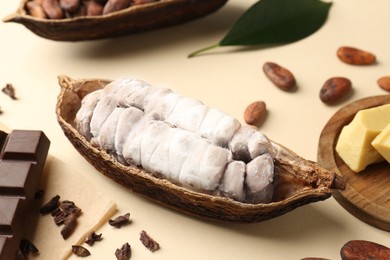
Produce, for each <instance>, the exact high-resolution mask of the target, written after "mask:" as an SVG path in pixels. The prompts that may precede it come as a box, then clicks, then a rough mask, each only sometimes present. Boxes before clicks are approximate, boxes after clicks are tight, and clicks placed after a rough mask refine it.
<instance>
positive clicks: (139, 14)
mask: <svg viewBox="0 0 390 260" xmlns="http://www.w3.org/2000/svg"><path fill="white" fill-rule="evenodd" d="M21 1H22V3H21V5H20V7H19V8H18V10H17V11H16V12H15V13H13V14H11V15H9V16H7V17H5V18H4V19H3V21H4V22H15V23H20V24H22V25H24V26H25V27H26V28H27V29H29V30H31V31H32V32H33V33H35V34H37V35H38V36H41V37H44V38H47V39H51V40H55V41H84V40H95V39H103V38H112V37H119V36H124V35H129V34H135V33H140V32H145V31H151V30H157V29H160V28H164V27H168V26H173V25H177V24H181V23H185V22H188V21H191V20H194V19H198V18H201V17H204V16H206V15H209V14H211V13H213V12H215V11H217V10H218V9H219V8H221V7H222V6H223V5H224V4H225V3H226V2H227V1H228V0H159V1H154V2H150V1H148V2H150V3H147V4H137V5H132V6H130V7H129V8H126V9H124V10H121V11H118V12H113V13H109V14H106V15H100V16H96V15H93V16H84V17H79V16H80V14H78V13H77V15H76V14H75V15H74V16H73V17H68V18H65V15H64V14H62V16H61V15H59V12H60V11H57V12H58V13H56V14H54V15H52V17H55V19H56V20H55V21H52V20H51V19H36V18H35V17H33V16H32V15H30V14H28V13H27V12H26V10H27V7H26V5H27V3H28V2H29V1H30V0H21ZM47 1H48V2H50V3H51V2H54V1H53V0H43V2H47ZM56 1H57V2H58V0H56ZM96 2H98V3H100V4H105V1H104V0H99V1H96ZM42 4H43V3H42ZM57 5H58V8H59V9H60V10H61V11H62V9H61V8H60V7H59V4H58V3H57ZM56 10H57V9H56ZM81 13H82V12H81ZM167 13H168V14H169V15H167ZM63 18H65V19H63Z"/></svg>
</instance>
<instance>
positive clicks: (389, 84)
mask: <svg viewBox="0 0 390 260" xmlns="http://www.w3.org/2000/svg"><path fill="white" fill-rule="evenodd" d="M377 83H378V86H379V87H380V88H381V89H383V90H386V91H389V92H390V76H384V77H381V78H379V79H378V81H377Z"/></svg>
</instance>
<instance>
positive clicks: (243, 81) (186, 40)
mask: <svg viewBox="0 0 390 260" xmlns="http://www.w3.org/2000/svg"><path fill="white" fill-rule="evenodd" d="M254 2H255V1H246V0H245V1H244V0H241V1H238V0H231V1H229V2H228V4H227V5H226V6H225V7H223V9H221V10H220V11H218V12H217V13H215V14H213V15H211V16H209V17H207V18H204V19H201V20H197V21H194V22H191V23H188V24H185V25H181V26H176V27H173V28H169V29H164V30H160V31H156V32H151V33H146V34H140V35H135V36H128V37H123V38H120V39H111V40H101V41H95V42H79V43H63V42H54V41H49V40H45V39H42V38H39V37H38V36H35V35H34V34H32V33H31V32H30V31H28V30H27V29H26V28H24V27H23V26H21V25H18V24H4V23H0V35H1V44H0V64H1V65H0V66H1V69H0V86H2V85H5V84H6V83H12V84H13V85H14V86H15V88H16V91H17V92H16V94H17V96H18V97H19V100H17V101H14V100H11V99H10V98H8V97H7V96H4V95H0V106H1V108H2V110H3V114H2V115H1V117H0V120H1V122H3V123H5V124H6V125H8V126H9V127H11V128H13V129H16V128H19V129H20V128H24V129H42V130H44V131H45V133H46V134H47V135H48V137H49V138H50V139H51V141H52V146H51V148H50V153H51V154H52V155H53V156H55V157H57V158H59V159H61V160H62V161H64V162H66V163H68V164H70V165H71V166H72V167H75V168H77V170H78V171H79V172H80V174H82V175H83V176H84V177H85V178H87V179H88V180H89V181H91V182H92V183H94V184H95V185H97V186H98V187H99V188H101V190H102V191H103V192H104V193H107V194H109V196H111V197H112V198H113V199H114V200H115V201H116V202H117V203H118V207H119V211H121V212H125V211H126V212H127V211H129V212H130V213H131V218H132V219H133V222H132V224H131V225H129V226H127V227H123V228H121V229H119V230H116V229H113V228H111V227H109V226H105V227H104V228H103V229H102V232H103V233H104V236H105V239H104V241H102V242H101V243H100V244H96V246H94V247H93V250H92V251H91V252H92V253H93V255H94V256H95V257H90V258H89V259H114V255H113V254H114V251H115V249H116V248H118V247H120V246H121V245H122V244H123V243H125V242H126V241H127V242H129V243H130V244H131V245H132V248H133V257H132V259H172V260H175V259H250V258H252V259H253V258H254V259H299V258H302V257H307V256H318V257H325V258H329V259H340V257H339V250H340V247H341V246H342V245H343V244H344V243H345V242H347V241H348V240H351V239H366V240H371V241H375V242H378V243H382V244H385V245H387V246H389V242H388V241H389V237H390V234H389V233H388V232H384V231H381V230H378V229H376V228H373V227H371V226H368V225H366V224H365V223H363V222H361V221H359V220H358V219H356V218H354V217H353V216H351V215H350V214H349V213H347V212H346V211H345V210H344V209H343V208H341V207H340V206H339V205H338V204H337V203H336V202H335V200H334V199H329V200H327V201H324V202H320V203H316V204H312V205H308V206H305V207H302V208H299V209H297V210H295V211H293V212H291V213H288V214H286V215H284V216H282V217H279V218H276V219H273V220H270V221H267V222H264V223H256V224H249V225H247V224H230V223H216V222H209V221H203V220H200V219H194V218H191V217H189V216H186V215H182V214H180V213H177V212H174V211H171V210H169V209H166V208H163V207H161V206H159V205H157V204H155V203H152V202H149V201H146V200H144V199H143V198H140V197H139V196H136V195H134V194H132V193H131V192H128V191H127V190H125V189H123V188H122V187H121V186H119V185H117V184H116V183H114V182H112V181H111V180H109V179H107V178H106V177H104V176H102V175H101V174H100V173H98V172H97V171H96V170H94V169H93V167H92V166H91V165H89V164H88V163H86V161H85V160H84V159H83V158H82V157H81V156H80V155H79V154H78V153H77V152H76V151H75V149H74V148H73V147H72V146H71V145H70V143H69V142H68V140H67V139H66V137H65V136H64V135H63V133H62V131H61V129H60V127H59V126H58V124H57V122H56V117H55V113H54V108H55V102H56V96H57V94H58V92H59V87H58V84H57V75H59V74H67V75H69V76H72V77H80V78H88V77H101V78H112V79H113V78H117V77H120V76H124V75H134V76H137V77H139V78H141V79H144V80H146V81H149V82H151V83H152V84H156V85H159V86H166V87H170V88H172V89H174V90H175V91H177V92H179V93H181V94H183V95H187V96H190V97H194V98H198V99H201V100H202V101H203V102H204V103H206V104H207V105H209V106H211V107H216V108H219V109H222V110H224V111H226V112H228V113H230V114H231V115H233V116H235V117H237V118H238V119H240V120H241V121H242V113H243V110H244V108H245V106H246V105H247V104H249V103H250V102H252V101H254V100H257V99H262V100H264V101H265V102H266V103H267V106H268V110H269V113H268V117H267V119H266V122H265V123H264V125H263V127H262V131H263V132H264V133H266V134H267V135H268V136H269V137H270V138H272V139H273V140H275V141H278V142H280V143H282V144H284V145H285V146H287V147H289V148H291V149H293V150H294V151H296V152H297V153H299V154H300V155H302V156H304V157H306V158H308V159H312V160H316V152H317V143H318V138H319V135H320V132H321V130H322V128H323V126H324V125H325V123H326V122H327V120H328V119H329V118H330V117H331V115H333V113H335V112H336V111H337V110H338V109H339V108H340V107H341V106H342V105H344V104H345V103H343V104H339V105H336V106H326V105H324V104H322V103H321V101H320V100H319V98H318V94H319V89H320V87H321V85H322V84H323V82H325V80H327V79H328V78H329V77H331V76H345V77H349V78H350V79H351V80H352V83H353V86H354V93H353V95H352V96H351V97H350V99H349V101H354V100H357V99H359V98H363V97H366V96H370V95H378V94H386V92H384V91H383V90H381V89H380V88H379V87H378V86H377V85H376V80H377V79H378V78H379V77H381V76H384V75H389V74H390V47H389V46H390V35H389V34H388V33H387V32H386V31H385V30H386V28H387V27H388V25H389V24H390V16H389V15H388V10H389V9H390V2H389V1H387V0H378V1H356V0H337V1H334V4H333V6H332V8H331V11H330V16H329V19H328V21H327V23H326V24H325V25H324V27H322V28H321V29H320V30H319V31H317V32H316V33H315V34H313V35H312V36H310V37H308V38H306V39H304V40H302V41H299V42H297V43H293V44H289V45H285V46H280V47H274V48H269V49H253V48H248V49H243V50H242V51H239V52H238V51H236V50H241V49H240V48H220V49H217V50H215V51H212V52H209V53H208V54H207V55H203V56H200V57H197V58H193V59H187V58H186V55H187V54H188V53H190V52H192V51H193V50H196V49H198V48H201V47H204V46H207V45H210V44H213V43H215V42H217V41H218V40H219V39H220V38H221V37H222V36H223V35H224V33H225V32H226V31H227V29H228V28H229V26H230V25H231V23H232V22H233V21H234V20H235V19H236V18H237V17H238V16H239V15H240V14H241V13H242V12H243V11H244V10H245V9H246V8H248V7H249V6H250V5H251V4H252V3H254ZM18 4H19V3H18V2H17V1H0V16H1V17H4V16H6V15H8V14H10V13H12V12H14V11H15V10H16V9H17V7H18ZM341 45H352V46H356V47H359V48H362V49H366V50H369V51H372V52H374V53H375V54H376V55H377V57H378V64H376V65H375V66H370V67H354V66H350V65H346V64H343V63H341V62H340V61H339V60H338V59H337V57H336V55H335V53H336V50H337V48H338V47H339V46H341ZM266 61H274V62H277V63H280V64H282V65H284V66H285V67H287V68H289V69H290V70H291V71H292V72H293V73H294V74H295V76H296V78H297V81H298V84H299V88H298V91H297V92H295V93H285V92H282V91H280V90H279V89H277V88H275V87H274V86H272V85H271V83H270V82H269V81H268V80H267V79H266V78H265V76H264V75H263V73H262V70H261V67H262V65H263V63H264V62H266ZM0 94H1V93H0ZM142 229H144V230H146V231H147V232H148V233H149V234H150V235H151V236H153V237H154V238H155V239H156V240H157V241H158V242H159V243H160V245H161V247H162V248H161V250H160V251H157V252H155V253H153V254H152V253H150V252H149V251H147V250H146V249H145V248H144V247H143V246H142V244H141V243H140V242H139V232H140V231H141V230H142Z"/></svg>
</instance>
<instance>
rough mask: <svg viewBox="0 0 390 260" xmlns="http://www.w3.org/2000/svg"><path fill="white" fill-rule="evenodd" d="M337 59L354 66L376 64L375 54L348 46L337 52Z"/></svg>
mask: <svg viewBox="0 0 390 260" xmlns="http://www.w3.org/2000/svg"><path fill="white" fill-rule="evenodd" d="M337 57H338V58H339V59H340V60H341V61H343V62H345V63H348V64H352V65H371V64H374V63H375V62H376V56H375V55H374V54H372V53H370V52H367V51H364V50H361V49H357V48H353V47H346V46H343V47H340V48H339V49H338V50H337Z"/></svg>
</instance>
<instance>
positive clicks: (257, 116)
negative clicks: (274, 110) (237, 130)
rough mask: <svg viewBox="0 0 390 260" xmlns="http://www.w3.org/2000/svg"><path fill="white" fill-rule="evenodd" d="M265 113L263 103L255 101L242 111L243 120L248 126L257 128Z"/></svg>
mask: <svg viewBox="0 0 390 260" xmlns="http://www.w3.org/2000/svg"><path fill="white" fill-rule="evenodd" d="M266 113H267V109H266V104H265V102H264V101H256V102H253V103H251V104H249V105H248V106H247V107H246V109H245V111H244V120H245V122H246V123H247V124H248V125H255V126H259V125H260V124H261V123H262V122H263V120H264V118H265V115H266Z"/></svg>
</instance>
